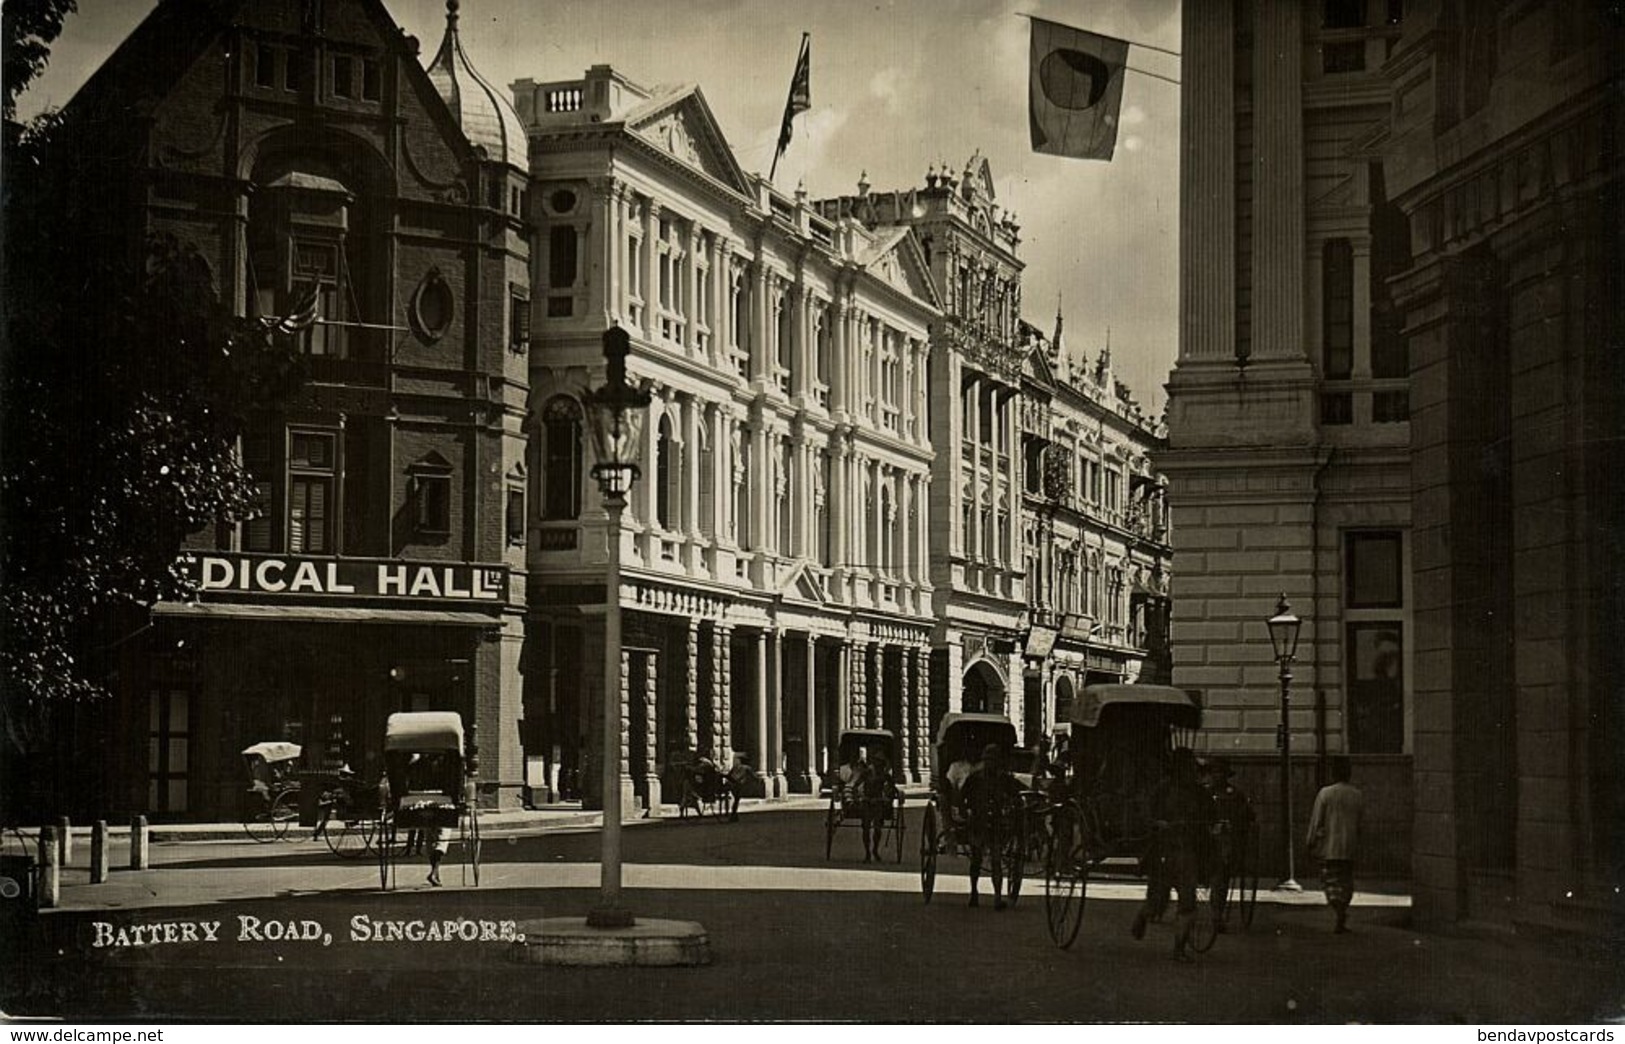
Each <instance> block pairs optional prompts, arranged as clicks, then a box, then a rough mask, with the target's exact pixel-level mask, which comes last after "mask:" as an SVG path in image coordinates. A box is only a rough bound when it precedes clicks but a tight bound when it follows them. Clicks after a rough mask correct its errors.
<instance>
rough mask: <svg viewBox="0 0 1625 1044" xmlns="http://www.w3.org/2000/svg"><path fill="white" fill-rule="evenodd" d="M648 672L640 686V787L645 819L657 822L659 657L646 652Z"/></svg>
mask: <svg viewBox="0 0 1625 1044" xmlns="http://www.w3.org/2000/svg"><path fill="white" fill-rule="evenodd" d="M644 655H645V656H646V657H648V663H649V670H648V674H647V676H646V678H645V682H644V686H643V714H644V718H643V722H644V737H645V738H644V750H645V751H646V752H647V755H646V757H645V758H644V759H643V785H644V786H645V787H646V788H647V789H648V792H649V818H650V819H659V818H660V804H661V797H662V795H661V793H660V769H661V768H662V766H663V765H664V763H665V760H666V752H665V751H663V750H661V749H660V721H659V717H658V715H659V713H660V654H659V653H657V652H653V651H651V652H647V653H645V654H644Z"/></svg>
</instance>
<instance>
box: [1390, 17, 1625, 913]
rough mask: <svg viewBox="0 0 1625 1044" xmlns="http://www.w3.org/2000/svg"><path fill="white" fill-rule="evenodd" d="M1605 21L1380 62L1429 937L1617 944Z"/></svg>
mask: <svg viewBox="0 0 1625 1044" xmlns="http://www.w3.org/2000/svg"><path fill="white" fill-rule="evenodd" d="M1605 8H1606V5H1601V4H1589V3H1558V2H1553V3H1527V4H1474V3H1460V2H1447V0H1417V2H1414V3H1411V4H1407V5H1406V10H1405V24H1404V27H1403V28H1404V31H1403V33H1402V34H1401V35H1400V36H1399V37H1398V39H1397V40H1395V41H1393V42H1392V45H1391V54H1390V56H1389V58H1388V61H1387V62H1386V64H1384V65H1383V66H1382V72H1383V75H1384V78H1385V81H1386V83H1387V84H1388V85H1389V87H1390V89H1391V90H1392V92H1393V98H1394V103H1393V107H1392V114H1393V119H1392V123H1391V126H1390V127H1389V128H1388V129H1387V133H1386V139H1385V140H1384V141H1383V142H1382V143H1381V145H1382V162H1383V168H1384V170H1385V171H1386V174H1387V178H1386V185H1387V190H1388V193H1389V195H1390V197H1391V198H1392V199H1393V201H1394V203H1395V204H1396V205H1397V207H1398V208H1399V212H1400V214H1401V218H1400V224H1401V226H1402V227H1407V228H1408V230H1409V243H1408V247H1409V249H1408V251H1407V254H1408V264H1407V265H1406V266H1405V270H1404V272H1403V274H1402V275H1400V276H1399V277H1398V278H1396V279H1394V280H1393V281H1392V282H1391V283H1390V284H1389V285H1390V287H1391V295H1392V297H1393V299H1394V300H1395V302H1396V305H1397V307H1398V308H1399V310H1400V311H1399V313H1398V314H1399V315H1400V317H1401V318H1402V320H1403V330H1404V337H1405V341H1404V348H1403V351H1404V353H1405V354H1406V355H1408V358H1409V364H1410V372H1411V385H1412V398H1411V417H1412V420H1411V424H1410V427H1411V451H1412V453H1411V470H1410V496H1411V499H1412V503H1413V505H1414V510H1415V524H1414V536H1413V539H1412V542H1411V550H1412V555H1411V557H1410V558H1409V560H1408V565H1409V567H1410V569H1409V585H1410V586H1409V590H1411V591H1414V599H1415V601H1414V607H1413V608H1414V615H1413V617H1412V630H1411V631H1410V638H1411V642H1410V645H1408V646H1407V648H1414V650H1415V654H1414V670H1412V671H1411V672H1408V676H1410V677H1412V678H1413V681H1412V683H1411V685H1410V695H1409V698H1410V699H1411V700H1412V701H1413V704H1414V711H1413V712H1412V713H1411V714H1410V715H1409V716H1408V718H1407V720H1408V721H1409V722H1410V726H1411V727H1410V730H1409V736H1410V742H1411V743H1412V744H1413V745H1414V750H1415V759H1416V831H1415V855H1414V858H1413V860H1412V869H1413V879H1414V882H1415V883H1414V895H1415V903H1416V914H1417V917H1418V918H1419V919H1420V920H1422V921H1424V922H1431V923H1443V922H1462V921H1467V922H1477V923H1490V924H1498V925H1502V926H1507V925H1511V926H1514V927H1517V928H1520V929H1521V928H1527V927H1535V928H1539V929H1553V928H1557V929H1564V930H1578V931H1582V932H1586V933H1596V932H1609V933H1612V934H1613V936H1614V937H1615V938H1618V936H1619V932H1620V931H1621V926H1622V923H1625V918H1622V910H1625V907H1622V906H1621V903H1620V898H1619V894H1618V893H1619V887H1618V886H1619V881H1620V872H1621V868H1622V867H1625V787H1622V786H1621V775H1620V765H1621V758H1620V750H1621V746H1622V742H1625V724H1622V723H1625V699H1622V696H1621V692H1622V690H1621V687H1620V685H1619V681H1618V679H1619V678H1620V677H1621V673H1622V669H1625V655H1622V653H1621V642H1620V636H1621V634H1622V633H1625V627H1622V623H1625V611H1622V606H1625V603H1622V595H1621V592H1622V591H1625V575H1622V574H1625V568H1622V567H1625V562H1622V558H1621V551H1620V547H1621V543H1620V539H1619V534H1620V533H1621V532H1622V531H1625V489H1622V488H1621V479H1620V471H1619V467H1618V459H1619V446H1620V445H1621V441H1622V435H1625V432H1622V430H1621V428H1622V418H1625V408H1622V407H1625V402H1622V400H1621V395H1622V389H1625V381H1622V376H1625V374H1622V372H1621V366H1620V357H1619V354H1620V353H1619V345H1620V337H1621V332H1622V324H1621V302H1622V301H1625V290H1622V287H1621V273H1622V272H1625V251H1622V249H1621V247H1622V242H1621V236H1622V231H1621V229H1622V227H1625V226H1622V224H1621V218H1620V214H1621V208H1620V202H1621V187H1622V184H1621V183H1622V177H1621V163H1620V159H1619V156H1620V153H1619V147H1620V140H1619V133H1620V126H1621V105H1620V97H1619V58H1618V56H1619V54H1620V48H1621V44H1622V42H1625V41H1622V40H1621V24H1620V20H1619V14H1618V12H1617V11H1614V12H1609V11H1607V10H1606V9H1605Z"/></svg>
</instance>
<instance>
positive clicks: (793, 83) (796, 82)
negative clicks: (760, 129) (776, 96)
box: [767, 33, 812, 181]
mask: <svg viewBox="0 0 1625 1044" xmlns="http://www.w3.org/2000/svg"><path fill="white" fill-rule="evenodd" d="M811 61H812V34H811V33H802V34H801V54H800V56H799V57H797V58H796V71H795V73H794V75H792V76H791V77H790V96H789V97H788V98H786V99H785V102H784V123H783V124H782V125H780V127H779V150H778V151H777V152H775V153H774V154H773V169H772V170H770V171H769V172H768V175H767V180H769V181H772V180H773V175H774V174H777V173H778V171H779V157H781V156H783V155H784V150H785V149H787V148H789V147H790V125H791V121H792V120H794V119H795V118H796V116H797V114H799V113H803V112H806V111H807V110H808V109H810V108H812V87H811V73H812V70H811V67H810V66H811Z"/></svg>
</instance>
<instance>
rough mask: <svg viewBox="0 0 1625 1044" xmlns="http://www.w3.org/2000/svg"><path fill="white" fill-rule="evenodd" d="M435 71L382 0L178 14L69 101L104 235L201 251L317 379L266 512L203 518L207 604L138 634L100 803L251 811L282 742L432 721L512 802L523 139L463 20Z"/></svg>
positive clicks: (182, 812) (109, 242) (294, 2)
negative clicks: (244, 798)
mask: <svg viewBox="0 0 1625 1044" xmlns="http://www.w3.org/2000/svg"><path fill="white" fill-rule="evenodd" d="M453 7H455V5H453ZM422 60H423V59H422V56H420V55H419V54H418V52H417V45H416V42H415V41H413V40H411V39H410V38H408V37H406V36H405V35H404V34H403V33H402V32H401V31H400V29H399V28H398V27H397V26H396V25H395V24H394V23H393V21H392V20H391V19H390V17H389V15H388V13H387V12H386V11H385V10H384V8H383V6H382V5H381V4H379V3H377V2H374V0H328V2H327V3H324V4H310V3H303V2H298V0H261V2H257V3H252V4H236V5H230V6H228V7H222V6H221V5H195V4H173V3H166V4H160V5H158V7H157V8H156V9H155V10H154V11H153V12H152V13H151V14H150V15H149V16H148V17H147V19H146V20H145V21H144V22H143V23H142V24H141V25H140V26H139V27H138V28H137V29H136V30H135V32H134V33H133V34H132V35H131V36H130V37H129V38H128V39H127V40H126V41H125V42H124V43H123V44H122V45H121V46H120V47H119V48H118V50H117V51H116V52H115V53H114V54H113V55H112V57H111V58H109V59H108V61H107V62H106V64H104V65H103V66H102V67H101V69H100V70H99V71H97V72H96V73H95V74H94V75H93V76H92V77H91V79H90V80H89V81H88V82H87V83H86V85H85V86H84V88H83V89H82V90H81V91H80V92H79V93H78V94H77V95H76V96H75V98H74V99H73V101H72V102H71V103H70V104H69V105H68V106H67V108H66V110H65V113H64V114H65V119H66V121H67V122H66V126H65V128H64V133H65V134H66V135H67V136H68V141H69V146H70V147H77V148H79V149H80V150H82V152H81V154H83V155H87V156H89V155H94V156H96V157H98V159H97V163H98V169H97V170H96V172H95V176H96V177H97V179H98V180H97V182H96V183H97V184H102V185H105V184H108V183H109V179H110V181H111V183H114V184H120V185H126V186H128V189H129V191H128V192H126V193H123V194H120V195H116V196H105V195H104V196H101V197H98V196H95V195H93V194H86V195H84V196H81V197H80V198H81V200H82V203H83V206H84V212H83V213H80V214H75V215H73V216H72V217H73V228H74V230H75V231H74V234H75V235H77V236H81V237H83V240H84V248H85V249H87V250H97V251H105V252H107V253H109V254H118V253H125V254H128V253H130V252H131V251H134V250H138V249H139V244H140V243H141V242H142V239H143V237H145V236H147V235H150V234H167V235H171V236H173V237H174V238H175V239H176V240H177V241H179V242H180V243H182V244H184V245H186V246H189V247H192V248H195V250H196V252H197V255H198V256H199V257H200V258H202V259H203V261H204V262H205V263H206V264H207V265H208V266H209V268H210V270H211V274H212V276H213V278H214V281H215V284H216V286H217V287H218V289H219V291H220V293H221V295H222V297H224V298H225V299H227V300H229V301H230V302H232V303H233V304H234V305H235V307H236V308H237V309H238V311H239V314H242V315H248V316H261V317H266V318H268V319H271V318H285V317H289V316H299V317H300V318H299V319H298V320H297V321H296V320H287V322H286V324H285V325H286V328H288V329H295V328H297V332H294V333H287V334H280V333H279V334H277V335H276V336H287V337H294V338H297V340H298V343H299V347H300V349H301V350H302V351H303V352H304V353H305V355H306V357H307V361H308V363H309V374H310V379H309V382H308V384H307V386H306V387H305V388H304V390H303V391H302V393H300V395H299V396H298V398H297V399H296V400H295V401H294V402H293V403H291V404H289V405H288V406H287V408H286V409H284V410H282V411H280V412H278V413H276V414H275V415H262V416H258V417H255V418H253V420H252V423H251V425H250V428H249V433H248V435H247V436H246V437H245V438H244V440H243V445H242V452H243V455H244V459H245V462H246V463H247V465H248V467H249V470H250V471H251V473H252V475H253V476H254V478H255V479H256V481H257V484H258V488H259V491H260V495H261V499H262V507H263V509H262V512H261V513H260V514H259V515H258V516H257V517H256V518H253V519H251V520H249V521H246V522H243V523H241V524H238V525H234V526H224V525H223V526H220V527H218V528H216V529H213V530H209V531H206V532H203V533H199V534H197V535H195V536H194V537H193V539H192V540H191V542H190V543H191V556H190V559H189V562H188V567H189V568H191V569H192V570H194V575H195V576H196V577H197V579H198V580H199V581H200V582H201V586H202V592H201V595H200V597H199V599H198V600H197V601H196V602H194V603H187V604H168V603H160V604H159V605H157V606H156V607H155V611H154V615H153V620H152V626H151V627H149V628H146V629H144V630H142V631H141V632H139V633H138V634H136V635H134V636H132V637H131V638H130V639H129V640H128V641H126V642H124V643H123V644H122V645H121V646H120V648H119V662H118V665H117V674H116V680H115V683H114V687H115V690H116V695H117V700H116V701H115V702H114V704H113V705H112V707H111V709H110V711H109V713H110V715H111V718H112V720H111V721H110V722H108V724H109V726H110V728H109V735H110V736H113V737H115V738H114V740H113V741H112V742H111V743H110V746H109V748H108V751H109V753H108V757H107V760H106V763H105V764H104V765H103V766H102V768H103V770H104V771H105V772H106V773H107V775H108V778H109V781H110V782H109V785H108V787H107V793H106V794H105V795H104V796H103V801H104V804H103V805H102V807H101V810H102V812H103V813H104V814H105V813H106V811H107V810H109V809H115V810H116V809H131V808H134V809H142V810H145V811H148V812H150V813H152V814H154V815H156V816H160V817H171V818H180V817H192V818H198V817H203V818H215V819H219V818H235V817H236V816H237V815H238V814H239V811H240V795H241V793H242V790H243V767H242V758H241V754H240V752H241V750H242V749H243V748H244V747H246V746H248V745H249V744H251V743H254V742H257V741H262V740H273V739H291V740H294V741H296V742H299V743H301V744H303V745H304V747H305V757H306V766H307V767H312V768H315V767H321V766H324V765H326V766H328V767H336V766H337V765H338V764H340V763H342V762H343V761H345V760H348V761H350V762H351V764H352V765H353V766H354V767H355V768H357V769H358V770H364V771H375V770H376V769H377V767H378V765H377V764H376V759H377V757H378V755H379V753H380V750H379V748H380V747H381V746H382V742H383V729H384V718H385V717H386V716H387V715H388V714H389V713H391V712H393V711H397V710H416V709H437V710H455V711H458V712H460V713H461V714H462V715H463V717H464V719H465V720H466V721H467V722H468V723H469V724H470V725H471V726H474V727H475V729H476V735H477V736H478V744H479V747H480V751H481V756H480V777H481V791H482V800H484V801H486V802H487V803H490V804H515V803H517V802H518V800H519V796H520V785H521V780H522V772H521V770H522V765H521V761H520V757H519V750H520V748H519V735H518V730H517V729H516V728H515V727H514V723H515V722H516V721H517V719H518V717H519V714H520V709H521V708H520V692H519V687H518V671H517V667H518V662H519V656H520V651H521V643H522V639H523V634H524V630H523V619H524V607H525V596H524V572H523V566H524V564H525V560H524V554H525V549H524V546H523V545H524V540H525V526H524V518H525V515H526V511H525V505H524V497H525V494H526V491H525V486H524V476H525V467H526V465H525V459H524V445H525V436H524V429H523V422H524V417H525V408H526V403H527V398H528V383H527V382H528V380H529V372H528V359H527V357H526V356H525V354H524V347H525V345H524V342H523V338H522V336H521V333H520V331H522V330H523V329H524V327H525V320H526V319H527V317H528V306H527V305H526V303H525V301H526V299H527V296H528V291H529V277H528V271H529V250H530V235H529V233H528V230H527V229H526V227H525V223H524V218H523V214H522V201H523V193H524V191H525V190H526V188H527V187H528V176H527V171H526V165H527V160H526V154H525V142H524V137H523V134H522V132H521V131H520V130H519V128H518V123H517V120H515V119H514V118H513V115H512V113H511V110H505V109H504V103H503V102H502V101H501V99H500V98H498V97H497V96H496V95H495V92H492V91H490V89H489V88H488V87H487V86H486V85H484V84H483V82H482V81H480V80H479V79H478V77H477V76H475V75H474V73H473V71H472V69H470V68H469V67H468V65H467V61H466V58H465V57H464V55H463V54H462V52H461V49H460V47H459V46H458V42H457V35H456V16H455V11H453V14H452V17H451V19H450V21H449V24H448V30H447V35H446V39H445V42H444V43H443V44H442V46H441V48H440V50H439V53H438V55H437V56H436V57H435V58H434V59H433V61H432V63H431V64H430V68H429V69H428V70H427V71H426V70H425V68H424V66H423V64H422ZM75 143H77V144H75ZM65 217H66V216H65Z"/></svg>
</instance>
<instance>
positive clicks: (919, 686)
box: [908, 646, 936, 782]
mask: <svg viewBox="0 0 1625 1044" xmlns="http://www.w3.org/2000/svg"><path fill="white" fill-rule="evenodd" d="M929 655H931V647H929V646H915V647H913V649H910V650H908V659H910V660H912V662H913V678H915V707H913V709H915V746H913V772H915V782H926V781H928V779H931V746H933V745H934V743H936V737H933V735H931V678H929V662H928V659H926V657H929Z"/></svg>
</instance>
